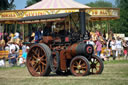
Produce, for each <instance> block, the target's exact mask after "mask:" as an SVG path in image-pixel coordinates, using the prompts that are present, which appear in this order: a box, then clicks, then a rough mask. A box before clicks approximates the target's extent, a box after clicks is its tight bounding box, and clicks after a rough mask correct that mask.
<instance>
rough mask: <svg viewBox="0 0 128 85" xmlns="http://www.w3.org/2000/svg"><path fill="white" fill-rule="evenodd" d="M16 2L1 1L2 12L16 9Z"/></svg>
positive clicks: (12, 0)
mask: <svg viewBox="0 0 128 85" xmlns="http://www.w3.org/2000/svg"><path fill="white" fill-rule="evenodd" d="M13 2H14V0H0V10H7V9H12V8H14V7H15V5H14V4H13Z"/></svg>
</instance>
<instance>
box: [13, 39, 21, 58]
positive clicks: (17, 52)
mask: <svg viewBox="0 0 128 85" xmlns="http://www.w3.org/2000/svg"><path fill="white" fill-rule="evenodd" d="M14 45H15V54H16V58H17V60H18V56H19V51H20V47H19V45H18V42H15V43H14Z"/></svg>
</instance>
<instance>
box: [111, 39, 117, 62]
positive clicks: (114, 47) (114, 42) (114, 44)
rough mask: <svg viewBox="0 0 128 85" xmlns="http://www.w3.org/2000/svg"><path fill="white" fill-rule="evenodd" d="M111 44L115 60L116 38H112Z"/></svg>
mask: <svg viewBox="0 0 128 85" xmlns="http://www.w3.org/2000/svg"><path fill="white" fill-rule="evenodd" d="M110 46H111V48H112V57H113V60H115V59H116V41H115V38H113V39H112V41H111V43H110Z"/></svg>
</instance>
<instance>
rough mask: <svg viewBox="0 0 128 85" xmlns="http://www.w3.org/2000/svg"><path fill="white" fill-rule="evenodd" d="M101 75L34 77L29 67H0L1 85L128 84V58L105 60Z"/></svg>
mask: <svg viewBox="0 0 128 85" xmlns="http://www.w3.org/2000/svg"><path fill="white" fill-rule="evenodd" d="M104 63H105V64H104V71H103V73H102V74H101V75H89V76H84V77H75V76H71V75H70V76H57V75H53V74H52V75H50V76H47V77H32V76H31V75H30V74H29V72H28V71H27V68H26V67H24V68H21V67H8V68H0V85H128V60H120V61H119V60H116V61H105V62H104Z"/></svg>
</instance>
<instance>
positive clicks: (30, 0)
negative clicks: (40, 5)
mask: <svg viewBox="0 0 128 85" xmlns="http://www.w3.org/2000/svg"><path fill="white" fill-rule="evenodd" d="M39 1H41V0H27V4H26V7H28V6H30V5H33V4H35V3H37V2H39Z"/></svg>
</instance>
